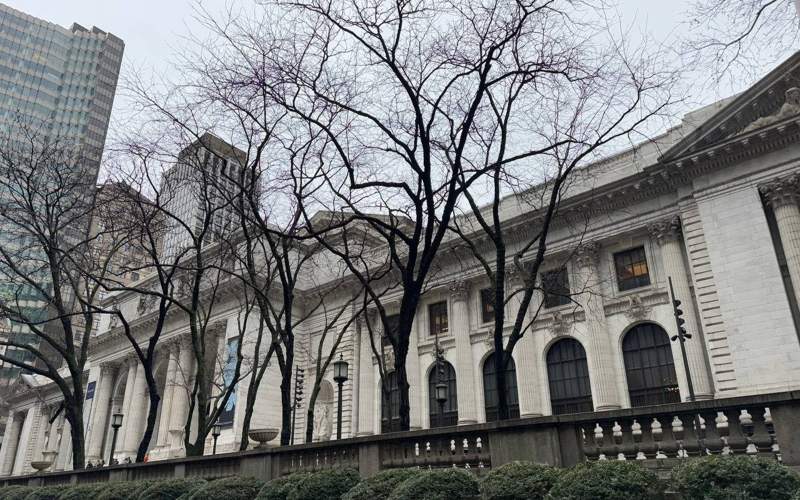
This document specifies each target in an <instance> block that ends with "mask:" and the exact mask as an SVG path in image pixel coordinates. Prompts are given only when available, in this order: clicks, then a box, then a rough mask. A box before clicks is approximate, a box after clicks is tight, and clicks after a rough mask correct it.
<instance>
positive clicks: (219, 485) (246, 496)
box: [189, 476, 264, 500]
mask: <svg viewBox="0 0 800 500" xmlns="http://www.w3.org/2000/svg"><path fill="white" fill-rule="evenodd" d="M262 486H264V482H263V481H260V480H258V479H255V478H252V477H239V476H233V477H225V478H222V479H216V480H214V481H209V482H208V484H206V485H205V486H204V487H202V488H200V489H198V490H195V492H194V493H192V494H191V495H190V496H189V499H191V500H253V499H254V498H255V497H256V495H258V492H259V490H261V488H262Z"/></svg>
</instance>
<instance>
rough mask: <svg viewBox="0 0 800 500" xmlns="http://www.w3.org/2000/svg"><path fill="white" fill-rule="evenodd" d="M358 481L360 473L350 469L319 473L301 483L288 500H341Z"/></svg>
mask: <svg viewBox="0 0 800 500" xmlns="http://www.w3.org/2000/svg"><path fill="white" fill-rule="evenodd" d="M358 481H359V475H358V471H357V470H356V469H353V468H350V467H347V468H341V467H337V468H333V469H325V470H321V471H317V472H314V473H312V474H310V475H309V476H307V477H306V478H305V479H304V480H302V481H299V482H298V483H297V484H296V485H295V487H294V488H292V489H291V491H289V494H288V495H287V500H339V499H340V498H342V495H344V494H345V493H347V492H348V491H350V489H351V488H352V487H353V486H355V485H356V484H358Z"/></svg>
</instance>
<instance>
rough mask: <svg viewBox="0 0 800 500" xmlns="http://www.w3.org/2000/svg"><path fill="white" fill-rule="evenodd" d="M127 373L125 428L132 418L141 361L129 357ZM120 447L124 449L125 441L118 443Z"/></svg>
mask: <svg viewBox="0 0 800 500" xmlns="http://www.w3.org/2000/svg"><path fill="white" fill-rule="evenodd" d="M126 363H127V365H126V366H127V373H126V374H125V395H124V396H123V397H122V409H121V410H122V425H123V426H125V425H126V424H127V422H128V417H130V411H131V400H132V399H133V383H134V381H135V380H136V366H137V365H138V363H139V361H138V360H137V359H136V358H135V357H134V356H128V358H127V360H126ZM122 432H123V434H122V436H120V437H121V438H124V436H125V431H124V430H123V431H122ZM117 444H118V445H119V448H120V450H121V449H122V448H123V447H124V446H123V445H124V444H125V442H124V439H123V441H122V442H121V443H117Z"/></svg>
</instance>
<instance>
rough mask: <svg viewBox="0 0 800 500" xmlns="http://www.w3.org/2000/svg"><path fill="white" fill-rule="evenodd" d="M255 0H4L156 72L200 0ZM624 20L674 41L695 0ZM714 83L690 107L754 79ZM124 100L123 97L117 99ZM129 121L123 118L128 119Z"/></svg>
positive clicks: (635, 4) (636, 2)
mask: <svg viewBox="0 0 800 500" xmlns="http://www.w3.org/2000/svg"><path fill="white" fill-rule="evenodd" d="M253 1H254V0H0V2H4V3H6V4H8V5H10V6H12V7H14V8H16V9H19V10H22V11H24V12H27V13H29V14H31V15H34V16H36V17H40V18H42V19H46V20H48V21H50V22H54V23H57V24H60V25H62V26H65V27H69V25H70V24H72V23H73V22H78V23H80V24H82V25H84V26H86V27H90V26H93V25H94V26H97V27H99V28H101V29H103V30H105V31H109V32H111V33H114V34H115V35H117V36H119V37H120V38H122V39H123V40H124V41H125V59H124V62H123V72H125V70H126V68H131V67H135V68H140V69H144V70H148V69H149V70H153V71H155V72H157V73H161V72H165V73H169V71H170V61H171V60H172V59H173V58H174V54H175V53H176V51H180V50H181V47H182V44H184V38H183V37H185V36H186V35H187V34H188V33H189V31H190V30H192V31H197V29H198V27H197V24H196V23H195V22H194V21H193V15H194V8H195V6H196V4H198V3H201V4H202V5H203V7H204V8H206V9H207V10H209V11H211V12H214V11H219V10H221V9H223V8H224V7H225V6H226V5H227V4H228V3H230V2H232V3H233V4H234V5H236V4H251V3H252V2H253ZM616 1H617V4H618V10H619V12H620V14H621V16H622V20H621V21H622V23H621V24H623V25H626V26H627V25H631V26H632V27H633V31H634V34H638V33H646V34H647V35H649V36H650V37H652V38H655V39H656V40H658V41H661V42H663V43H666V44H667V45H669V46H673V45H675V46H676V45H677V42H676V41H677V40H678V39H679V38H680V37H681V36H684V35H686V32H687V26H686V22H685V21H686V20H687V19H688V17H689V14H688V11H689V8H690V2H691V0H671V1H654V0H616ZM768 69H769V67H767V66H765V67H764V68H759V69H758V70H757V72H756V74H764V73H765V72H766V71H767V70H768ZM733 80H734V83H733V86H732V87H731V86H730V82H727V83H726V85H722V86H720V87H718V88H714V89H698V91H697V93H696V95H693V96H690V103H691V104H690V107H692V108H694V107H697V106H699V105H700V104H707V103H710V102H713V101H714V100H716V99H719V98H721V97H726V96H728V95H730V94H731V93H733V92H738V91H740V90H743V89H744V88H746V86H748V85H749V84H750V83H752V82H751V80H752V77H751V76H743V77H742V78H734V79H733ZM118 101H120V99H118ZM122 108H124V104H123V103H121V102H117V103H116V104H115V116H114V118H115V119H112V123H113V122H118V121H119V118H120V116H116V115H117V114H122V111H121V109H122ZM123 121H124V120H123Z"/></svg>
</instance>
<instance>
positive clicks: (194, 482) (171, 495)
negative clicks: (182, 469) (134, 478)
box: [136, 479, 206, 500]
mask: <svg viewBox="0 0 800 500" xmlns="http://www.w3.org/2000/svg"><path fill="white" fill-rule="evenodd" d="M205 484H206V481H205V480H204V479H167V480H164V481H158V482H156V483H153V485H152V486H150V487H149V488H147V489H145V490H144V491H143V492H142V493H141V494H140V495H139V496H138V497H136V500H177V499H178V498H180V497H181V496H184V495H186V496H187V497H188V496H189V495H188V494H191V493H194V491H195V490H198V489H200V488H202V487H204V486H205Z"/></svg>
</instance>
